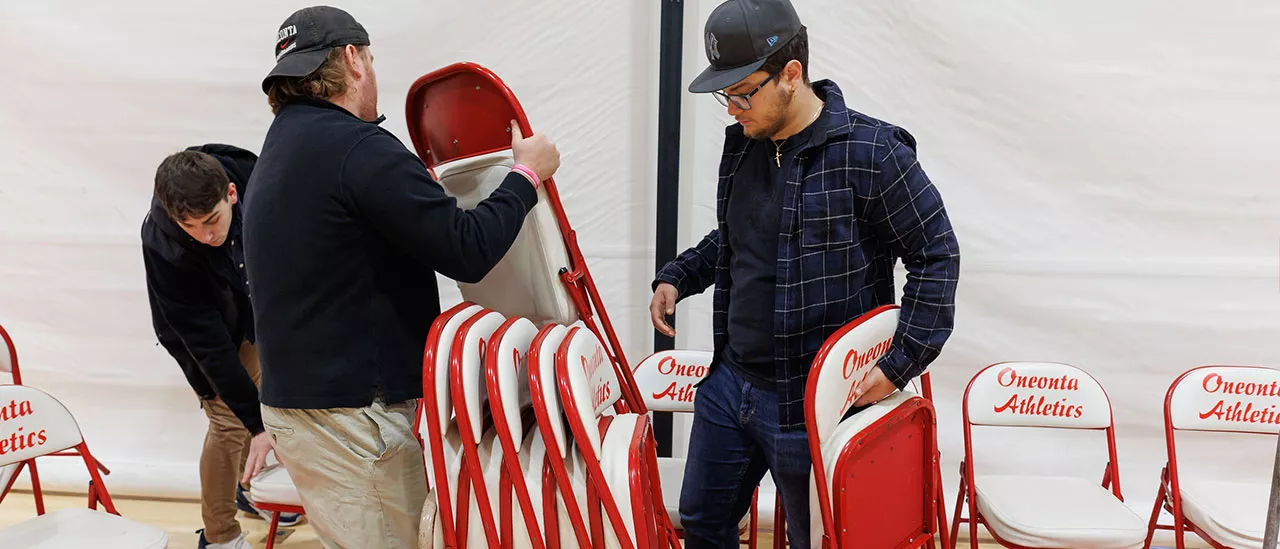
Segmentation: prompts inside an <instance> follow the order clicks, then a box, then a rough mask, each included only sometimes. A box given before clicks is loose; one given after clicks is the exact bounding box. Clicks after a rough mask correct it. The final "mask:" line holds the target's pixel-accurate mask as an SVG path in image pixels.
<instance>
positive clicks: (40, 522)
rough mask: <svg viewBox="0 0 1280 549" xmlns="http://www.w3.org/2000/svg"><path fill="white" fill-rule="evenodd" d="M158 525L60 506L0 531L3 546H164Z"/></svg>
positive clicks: (121, 548)
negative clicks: (55, 509)
mask: <svg viewBox="0 0 1280 549" xmlns="http://www.w3.org/2000/svg"><path fill="white" fill-rule="evenodd" d="M168 546H169V536H167V535H166V534H165V533H164V531H163V530H160V529H159V528H156V527H154V526H149V525H146V524H141V523H138V522H134V521H132V520H129V519H127V518H123V517H118V516H116V515H112V514H109V513H105V512H101V511H94V510H92V509H85V508H74V509H59V510H57V511H53V512H50V513H45V514H44V515H42V516H39V517H36V518H34V519H31V520H28V521H26V522H22V523H19V524H16V525H14V526H11V527H9V528H6V529H5V530H3V531H0V547H14V548H17V547H22V548H24V549H82V548H85V547H92V548H94V549H153V548H154V549H162V548H164V547H168Z"/></svg>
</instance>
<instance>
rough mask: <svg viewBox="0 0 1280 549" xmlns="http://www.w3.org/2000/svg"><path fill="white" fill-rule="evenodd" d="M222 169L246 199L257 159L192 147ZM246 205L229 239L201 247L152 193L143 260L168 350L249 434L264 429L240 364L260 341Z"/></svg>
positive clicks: (197, 387) (199, 390) (199, 389)
mask: <svg viewBox="0 0 1280 549" xmlns="http://www.w3.org/2000/svg"><path fill="white" fill-rule="evenodd" d="M187 150H189V151H199V152H202V153H205V154H208V155H210V156H212V157H213V158H214V159H216V160H217V161H218V163H220V164H222V169H223V170H225V171H226V173H227V179H228V180H230V181H231V182H232V183H234V184H235V185H236V190H237V192H239V193H240V197H242V198H243V197H244V193H245V192H246V185H247V183H248V180H249V178H250V174H251V173H252V172H253V165H254V161H255V160H256V159H257V157H256V156H254V154H253V153H251V152H249V151H246V150H244V149H241V148H238V147H233V146H230V145H220V144H208V145H200V146H197V147H188V148H187ZM242 212H243V202H237V203H236V204H235V205H234V206H232V214H231V228H230V233H229V234H228V236H227V241H226V242H224V243H223V244H222V246H219V247H217V248H215V247H213V246H209V245H207V244H203V243H200V242H197V241H196V240H195V239H194V238H191V236H190V235H188V234H187V233H186V232H184V231H183V230H182V228H181V227H179V226H178V224H177V223H174V222H173V220H172V219H169V216H168V214H166V213H165V210H164V206H163V205H161V204H160V199H159V198H156V197H155V195H154V194H153V195H152V197H151V210H150V213H148V214H147V216H146V218H145V219H144V220H143V222H142V262H143V267H144V270H145V272H146V275H147V297H148V300H149V302H150V304H151V322H152V325H153V326H154V328H155V331H156V337H157V338H158V339H159V340H160V344H161V345H163V346H164V348H165V350H167V351H169V354H170V355H171V356H173V358H174V360H176V361H178V365H179V366H181V367H182V372H183V374H185V375H186V378H187V382H188V383H189V384H190V385H191V389H192V390H194V391H195V392H196V394H197V395H199V396H200V398H203V399H206V400H211V399H214V398H219V397H220V398H222V401H223V402H224V403H226V405H227V407H228V408H230V409H231V411H232V412H233V413H235V415H236V418H238V419H239V420H240V423H242V424H243V425H244V427H245V429H248V430H249V432H250V433H253V434H255V435H256V434H258V433H261V432H262V431H263V428H262V412H261V408H259V406H258V388H257V387H256V386H254V384H253V378H251V377H249V372H248V371H247V370H245V368H244V365H243V364H241V363H240V354H239V348H240V345H242V344H243V343H244V342H246V341H247V342H249V343H253V341H254V327H253V306H252V304H251V303H250V301H249V292H248V291H247V290H246V286H245V271H244V269H243V267H242V265H243V263H244V262H243V261H242V260H241V259H242V257H241V256H242V252H243V242H242V241H241V240H240V232H241V221H242V217H243V214H242Z"/></svg>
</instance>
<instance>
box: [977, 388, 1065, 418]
mask: <svg viewBox="0 0 1280 549" xmlns="http://www.w3.org/2000/svg"><path fill="white" fill-rule="evenodd" d="M992 409H993V410H994V411H995V413H997V414H999V413H1008V414H1010V415H1015V416H1049V417H1065V418H1072V419H1079V418H1080V416H1083V415H1084V407H1083V406H1080V405H1078V404H1067V399H1065V398H1064V399H1062V400H1060V401H1058V402H1054V403H1049V404H1046V403H1045V401H1044V395H1039V396H1037V395H1031V396H1028V397H1026V398H1022V399H1019V398H1018V395H1017V393H1014V394H1013V396H1010V397H1009V400H1007V401H1005V403H1004V404H1001V405H998V406H994V407H992Z"/></svg>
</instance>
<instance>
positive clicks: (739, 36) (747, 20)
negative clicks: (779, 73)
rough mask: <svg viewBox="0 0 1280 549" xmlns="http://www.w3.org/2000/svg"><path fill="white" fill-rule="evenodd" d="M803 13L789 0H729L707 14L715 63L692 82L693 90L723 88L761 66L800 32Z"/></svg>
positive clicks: (707, 38) (710, 54) (708, 40)
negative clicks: (709, 14)
mask: <svg viewBox="0 0 1280 549" xmlns="http://www.w3.org/2000/svg"><path fill="white" fill-rule="evenodd" d="M800 27H801V24H800V16H799V15H797V14H796V9H795V7H793V6H792V5H791V2H790V1H788V0H728V1H727V2H725V3H723V4H720V5H719V6H717V7H716V9H715V10H714V11H712V12H711V17H709V18H707V25H706V30H705V32H703V35H702V37H703V40H705V42H706V49H707V60H708V61H711V66H710V67H707V69H706V70H704V71H702V74H700V75H698V77H697V78H695V79H693V83H692V84H689V91H690V92H693V93H708V92H713V91H716V90H722V89H725V88H727V87H729V86H732V85H734V84H737V83H738V82H740V81H742V79H743V78H746V77H747V75H749V74H751V73H753V72H756V71H757V70H760V67H761V66H762V65H764V63H765V61H766V60H767V59H768V58H769V56H770V55H773V54H774V53H775V52H777V51H778V50H780V49H782V46H784V45H786V43H787V42H788V41H790V40H791V39H792V38H795V36H796V34H797V33H799V32H800Z"/></svg>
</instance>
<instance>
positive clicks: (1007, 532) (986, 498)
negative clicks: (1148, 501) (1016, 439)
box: [974, 475, 1147, 549]
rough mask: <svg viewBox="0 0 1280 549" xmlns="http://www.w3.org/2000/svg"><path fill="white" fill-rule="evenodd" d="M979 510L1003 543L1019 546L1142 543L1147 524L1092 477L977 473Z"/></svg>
mask: <svg viewBox="0 0 1280 549" xmlns="http://www.w3.org/2000/svg"><path fill="white" fill-rule="evenodd" d="M974 486H975V488H976V489H977V492H978V502H977V503H978V510H979V512H981V513H982V516H983V518H985V519H986V521H987V526H988V528H990V529H991V530H992V531H993V532H994V533H995V534H996V535H997V536H998V537H1000V539H1002V540H1004V541H1005V542H1008V543H1011V544H1016V545H1020V546H1023V547H1074V548H1080V549H1129V548H1139V547H1142V544H1143V542H1144V541H1145V540H1146V537H1147V522H1146V521H1145V520H1143V518H1142V517H1139V516H1138V514H1137V513H1135V512H1134V511H1133V510H1132V509H1130V508H1129V507H1128V506H1127V505H1125V504H1124V503H1123V502H1121V501H1120V500H1118V499H1116V497H1115V496H1114V495H1112V493H1111V492H1110V491H1109V490H1106V489H1103V488H1102V486H1101V484H1100V483H1099V482H1097V481H1093V480H1089V479H1081V478H1065V477H1040V476H1019V475H977V479H976V481H975V482H974Z"/></svg>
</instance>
